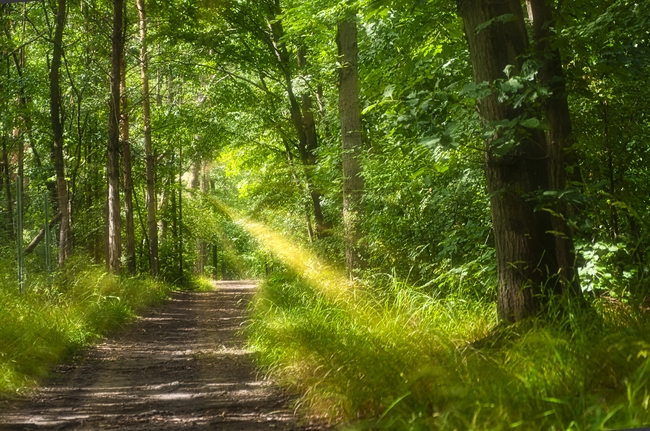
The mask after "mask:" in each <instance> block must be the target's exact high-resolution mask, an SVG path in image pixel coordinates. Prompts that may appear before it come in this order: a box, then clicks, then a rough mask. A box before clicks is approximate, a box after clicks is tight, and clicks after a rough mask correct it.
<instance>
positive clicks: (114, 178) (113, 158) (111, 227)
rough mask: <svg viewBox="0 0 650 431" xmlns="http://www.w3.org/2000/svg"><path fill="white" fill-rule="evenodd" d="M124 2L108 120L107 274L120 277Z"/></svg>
mask: <svg viewBox="0 0 650 431" xmlns="http://www.w3.org/2000/svg"><path fill="white" fill-rule="evenodd" d="M122 10H123V0H113V34H112V41H113V47H112V55H111V96H110V102H109V104H110V113H109V118H108V262H107V264H108V265H107V266H108V270H109V271H110V272H113V273H116V274H118V273H119V272H120V269H121V262H120V257H121V255H122V240H121V237H120V231H121V229H120V224H121V220H120V189H119V185H120V129H119V124H120V118H119V117H120V81H121V80H120V75H121V74H120V69H121V62H122V49H123V47H124V42H123V40H122V25H123V20H122Z"/></svg>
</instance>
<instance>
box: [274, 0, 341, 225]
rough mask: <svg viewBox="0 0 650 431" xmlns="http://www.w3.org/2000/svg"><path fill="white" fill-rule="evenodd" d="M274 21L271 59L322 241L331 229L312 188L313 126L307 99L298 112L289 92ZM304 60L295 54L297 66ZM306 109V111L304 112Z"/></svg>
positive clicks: (281, 44) (285, 61)
mask: <svg viewBox="0 0 650 431" xmlns="http://www.w3.org/2000/svg"><path fill="white" fill-rule="evenodd" d="M274 12H275V13H276V15H280V14H281V13H282V8H281V7H280V3H279V1H278V0H276V1H275V8H274ZM272 18H273V20H274V21H272V22H270V23H269V27H270V28H271V32H272V34H273V40H272V44H271V47H270V48H271V50H272V52H273V54H274V55H275V57H276V59H277V61H278V65H279V68H280V70H281V72H282V74H283V75H284V82H285V86H286V88H287V95H288V96H289V112H290V114H291V122H292V124H293V126H294V129H295V130H296V136H297V138H298V152H299V153H300V160H301V162H302V165H303V167H304V169H305V183H306V185H307V193H308V196H309V197H310V198H311V201H312V206H313V208H314V222H315V225H316V236H317V237H318V238H322V237H325V236H327V235H328V232H329V230H330V229H331V228H332V226H331V225H330V224H328V223H326V222H325V220H324V217H323V210H322V205H321V198H322V196H323V195H322V193H321V192H320V190H319V189H318V187H317V186H316V185H315V184H314V179H313V170H314V168H315V166H316V153H315V150H316V148H317V147H318V136H317V133H316V125H315V122H314V117H313V114H312V113H311V98H310V97H309V96H307V99H305V98H304V97H303V100H302V102H303V108H302V109H301V107H300V104H299V103H298V99H297V98H296V95H295V92H294V90H293V79H292V74H291V64H290V59H289V53H288V52H287V47H286V44H285V42H284V28H283V27H282V22H281V20H279V19H276V17H272ZM301 61H304V58H301V55H300V54H299V66H301V67H302V64H300V62H301ZM305 109H306V111H305Z"/></svg>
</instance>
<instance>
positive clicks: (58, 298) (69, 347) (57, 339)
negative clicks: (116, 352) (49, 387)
mask: <svg viewBox="0 0 650 431" xmlns="http://www.w3.org/2000/svg"><path fill="white" fill-rule="evenodd" d="M8 279H9V277H5V278H4V280H5V281H4V283H3V284H2V285H0V396H3V397H6V396H11V395H12V394H15V393H16V392H20V391H23V390H25V389H28V388H30V387H33V386H34V385H35V384H37V382H38V380H39V379H40V378H42V377H44V376H46V375H47V373H48V369H49V367H50V366H51V365H52V364H55V363H57V362H60V361H61V360H62V359H64V358H65V357H66V355H69V354H70V353H72V352H73V351H75V350H76V349H79V348H80V347H83V346H86V345H88V344H89V343H92V342H93V341H96V340H97V339H98V338H100V337H101V336H102V335H104V334H106V333H107V331H109V330H111V329H115V328H117V327H120V326H121V325H123V324H125V323H127V322H128V321H129V320H131V319H132V318H133V317H134V316H135V314H136V312H137V311H138V310H139V309H141V308H142V307H144V306H147V305H150V304H153V303H155V302H157V301H160V300H162V299H164V298H165V297H166V296H167V295H168V293H169V292H170V290H171V288H170V286H168V285H165V284H163V283H161V282H156V281H153V280H150V279H146V278H118V277H115V276H111V275H108V274H106V272H105V271H104V269H103V267H102V266H97V265H89V264H87V263H84V262H83V261H82V259H76V260H74V261H72V262H70V263H69V264H67V265H66V268H65V270H64V271H63V272H61V273H59V274H57V275H55V277H54V279H53V283H52V286H51V287H48V286H47V280H46V279H45V278H44V277H43V278H38V277H34V278H32V279H31V280H30V283H29V285H28V286H27V288H26V289H25V293H24V294H23V295H21V294H19V293H18V291H17V286H16V285H15V283H9V282H7V280H8Z"/></svg>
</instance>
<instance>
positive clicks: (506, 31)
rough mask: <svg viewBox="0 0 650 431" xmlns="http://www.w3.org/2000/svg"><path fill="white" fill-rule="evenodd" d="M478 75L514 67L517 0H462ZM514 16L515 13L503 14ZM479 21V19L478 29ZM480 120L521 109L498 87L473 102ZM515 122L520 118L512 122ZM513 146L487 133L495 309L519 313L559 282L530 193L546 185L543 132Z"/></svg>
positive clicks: (504, 314)
mask: <svg viewBox="0 0 650 431" xmlns="http://www.w3.org/2000/svg"><path fill="white" fill-rule="evenodd" d="M458 7H459V11H460V14H461V16H462V18H463V21H464V23H465V34H466V36H467V40H468V43H469V50H470V58H471V61H472V67H473V71H474V80H475V81H476V82H477V83H483V82H488V83H494V82H495V80H498V79H507V77H506V75H505V72H504V70H505V69H506V67H507V66H514V68H515V69H514V71H513V72H514V73H515V74H516V73H517V72H518V71H519V67H520V65H521V56H522V55H524V54H525V53H526V51H527V48H528V36H527V33H526V26H525V23H524V18H523V12H522V7H521V3H520V2H519V1H518V0H506V1H500V2H492V1H488V0H459V1H458ZM507 16H511V17H512V19H507V20H504V19H500V18H502V17H507ZM481 27H483V28H482V29H481ZM478 110H479V114H480V116H481V119H482V120H483V122H484V123H486V124H487V123H489V122H496V121H503V120H513V119H515V118H517V117H518V116H519V115H520V114H522V113H523V112H524V107H520V108H515V107H513V106H512V105H511V104H508V103H507V102H504V101H500V100H499V98H498V95H497V92H496V91H493V92H492V93H491V94H490V95H489V96H486V97H484V98H483V99H481V100H479V102H478ZM516 127H519V126H516ZM512 132H513V133H514V137H515V139H516V141H517V144H516V146H515V147H514V148H513V149H510V150H509V151H507V152H506V153H505V154H503V150H499V149H498V146H499V144H500V138H501V137H502V132H495V133H494V135H493V136H492V137H490V138H488V139H486V141H485V173H486V179H487V185H488V191H489V193H490V196H491V198H490V206H491V212H492V223H493V228H494V237H495V245H496V253H497V272H498V306H497V310H498V315H499V318H500V319H502V320H505V321H517V320H520V319H523V318H525V317H528V316H531V315H533V314H535V313H536V312H537V311H538V310H539V309H540V306H541V304H542V301H543V299H544V298H546V297H548V295H550V294H551V293H554V292H557V291H558V290H561V283H559V282H558V280H557V274H558V270H559V266H558V260H557V253H556V243H555V235H554V234H553V224H552V222H551V217H550V215H549V213H548V212H547V211H536V209H535V206H536V202H535V201H533V200H532V195H534V194H535V193H538V192H540V191H544V190H549V168H548V165H547V149H546V140H545V137H544V135H543V134H542V133H537V132H536V131H535V130H530V129H527V130H522V129H521V127H519V128H518V129H515V130H514V131H512Z"/></svg>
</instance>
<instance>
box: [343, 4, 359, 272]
mask: <svg viewBox="0 0 650 431" xmlns="http://www.w3.org/2000/svg"><path fill="white" fill-rule="evenodd" d="M336 43H337V46H338V54H339V59H340V60H339V61H340V64H341V67H340V68H339V114H340V117H341V142H342V146H343V227H344V230H345V262H346V268H347V272H348V276H349V277H350V278H353V277H355V276H356V275H357V274H356V273H357V272H358V270H360V269H363V268H364V266H365V260H366V259H365V254H366V253H365V250H364V249H363V246H362V245H361V244H360V239H361V216H362V213H363V205H362V202H361V198H362V196H363V187H364V182H363V177H362V176H361V163H360V161H361V160H360V159H361V153H362V150H363V141H362V136H361V109H360V107H359V71H358V66H357V61H358V60H357V57H358V47H357V23H356V14H354V13H353V14H350V15H348V16H347V17H346V18H345V19H343V20H340V21H339V22H338V32H337V36H336Z"/></svg>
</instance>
